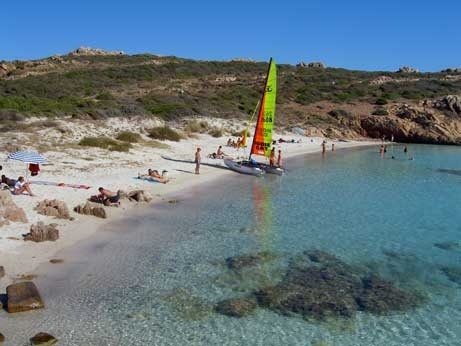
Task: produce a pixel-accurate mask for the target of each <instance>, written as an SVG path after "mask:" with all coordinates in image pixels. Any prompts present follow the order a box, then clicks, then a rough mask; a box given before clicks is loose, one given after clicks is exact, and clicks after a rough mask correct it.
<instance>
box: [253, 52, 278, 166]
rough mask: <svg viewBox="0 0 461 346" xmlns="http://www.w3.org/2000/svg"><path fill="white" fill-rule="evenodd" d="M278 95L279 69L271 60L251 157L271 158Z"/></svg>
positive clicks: (260, 104)
mask: <svg viewBox="0 0 461 346" xmlns="http://www.w3.org/2000/svg"><path fill="white" fill-rule="evenodd" d="M276 95H277V68H276V65H275V61H274V60H273V59H272V58H271V59H270V61H269V69H268V72H267V77H266V83H265V86H264V92H263V95H262V97H261V101H260V103H259V111H258V120H257V122H256V128H255V133H254V136H253V144H252V145H251V152H250V159H251V155H253V154H254V155H261V156H266V157H269V156H270V152H271V145H272V129H273V127H274V121H275V100H276Z"/></svg>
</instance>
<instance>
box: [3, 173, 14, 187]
mask: <svg viewBox="0 0 461 346" xmlns="http://www.w3.org/2000/svg"><path fill="white" fill-rule="evenodd" d="M2 184H5V185H8V187H14V185H16V180H14V179H10V178H8V177H7V176H5V174H2Z"/></svg>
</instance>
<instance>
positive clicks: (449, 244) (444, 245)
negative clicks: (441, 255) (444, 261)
mask: <svg viewBox="0 0 461 346" xmlns="http://www.w3.org/2000/svg"><path fill="white" fill-rule="evenodd" d="M434 246H435V247H438V248H439V249H442V250H447V251H456V250H461V243H459V242H457V241H445V242H441V243H435V244H434Z"/></svg>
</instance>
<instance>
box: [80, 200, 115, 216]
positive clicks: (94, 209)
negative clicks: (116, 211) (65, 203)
mask: <svg viewBox="0 0 461 346" xmlns="http://www.w3.org/2000/svg"><path fill="white" fill-rule="evenodd" d="M74 211H75V212H76V213H79V214H83V215H92V216H96V217H99V218H102V219H106V218H107V213H106V209H104V207H102V206H101V205H99V204H97V203H92V202H86V203H85V204H83V205H78V206H76V207H75V208H74Z"/></svg>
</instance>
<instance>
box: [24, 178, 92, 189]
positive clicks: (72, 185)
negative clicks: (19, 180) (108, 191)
mask: <svg viewBox="0 0 461 346" xmlns="http://www.w3.org/2000/svg"><path fill="white" fill-rule="evenodd" d="M30 183H31V184H36V185H48V186H59V187H71V188H74V189H86V190H88V189H89V188H91V186H89V185H83V184H66V183H55V182H53V181H43V180H34V181H31V182H30Z"/></svg>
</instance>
